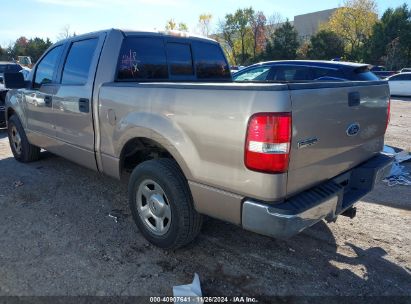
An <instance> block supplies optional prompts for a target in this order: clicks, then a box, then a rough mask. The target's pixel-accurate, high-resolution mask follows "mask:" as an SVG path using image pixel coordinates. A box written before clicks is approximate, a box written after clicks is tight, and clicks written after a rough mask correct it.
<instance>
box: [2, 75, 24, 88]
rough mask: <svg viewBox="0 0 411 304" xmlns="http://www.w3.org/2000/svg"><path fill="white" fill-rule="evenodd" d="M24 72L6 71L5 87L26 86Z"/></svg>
mask: <svg viewBox="0 0 411 304" xmlns="http://www.w3.org/2000/svg"><path fill="white" fill-rule="evenodd" d="M26 84H27V83H26V81H24V76H23V74H22V73H20V72H18V73H4V87H5V88H6V89H22V88H25V87H26Z"/></svg>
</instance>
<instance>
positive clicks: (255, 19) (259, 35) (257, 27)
mask: <svg viewBox="0 0 411 304" xmlns="http://www.w3.org/2000/svg"><path fill="white" fill-rule="evenodd" d="M266 23H267V18H266V17H265V15H264V13H263V12H256V13H254V14H253V15H252V16H251V18H250V26H251V34H252V38H253V58H254V59H255V58H256V55H257V53H258V52H261V51H262V50H263V46H264V44H265V40H266V37H265V29H266Z"/></svg>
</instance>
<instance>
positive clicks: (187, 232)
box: [129, 159, 202, 249]
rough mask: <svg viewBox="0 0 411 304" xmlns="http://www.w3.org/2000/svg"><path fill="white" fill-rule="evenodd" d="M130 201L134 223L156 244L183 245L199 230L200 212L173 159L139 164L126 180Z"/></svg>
mask: <svg viewBox="0 0 411 304" xmlns="http://www.w3.org/2000/svg"><path fill="white" fill-rule="evenodd" d="M129 203H130V209H131V212H132V214H133V218H134V221H135V222H136V225H137V227H138V228H139V230H140V231H141V233H142V234H143V235H144V237H145V238H146V239H147V240H148V241H149V242H151V243H153V244H154V245H156V246H158V247H161V248H165V249H176V248H179V247H182V246H184V245H187V244H188V243H190V242H191V241H192V240H193V239H194V238H195V237H196V236H197V235H198V233H199V232H200V229H201V224H202V216H201V215H200V214H199V213H197V211H195V209H194V206H193V200H192V197H191V193H190V190H189V187H188V184H187V181H186V179H185V178H184V175H183V173H182V172H181V170H180V168H179V167H178V165H177V163H176V162H175V161H174V160H171V159H157V160H149V161H146V162H143V163H142V164H140V165H138V166H137V167H136V168H135V169H134V170H133V173H132V174H131V177H130V181H129Z"/></svg>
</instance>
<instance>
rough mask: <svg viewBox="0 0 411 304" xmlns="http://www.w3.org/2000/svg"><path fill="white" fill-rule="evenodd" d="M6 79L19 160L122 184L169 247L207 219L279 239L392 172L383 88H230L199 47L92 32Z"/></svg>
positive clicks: (216, 62)
mask: <svg viewBox="0 0 411 304" xmlns="http://www.w3.org/2000/svg"><path fill="white" fill-rule="evenodd" d="M17 78H18V77H17ZM5 80H6V86H9V87H10V88H13V87H14V88H15V89H13V90H10V91H9V93H8V95H7V100H6V118H7V124H8V135H9V140H10V145H11V149H12V152H13V154H14V157H15V158H16V159H17V160H18V161H21V162H29V161H34V160H36V159H38V157H39V153H40V148H42V149H45V150H48V151H51V152H52V153H55V154H57V155H61V156H63V157H65V158H67V159H69V160H71V161H73V162H76V163H78V164H80V165H83V166H86V167H88V168H90V169H92V170H96V171H99V172H101V173H104V174H107V175H109V176H112V177H115V178H118V179H121V178H124V179H125V180H127V181H128V184H129V188H128V190H129V203H130V208H131V211H132V215H133V218H134V220H135V222H136V224H137V226H138V227H139V229H140V231H141V232H142V234H143V235H144V236H145V237H146V238H147V239H148V240H149V241H150V242H152V243H153V244H155V245H157V246H160V247H163V248H177V247H180V246H183V245H185V244H187V243H189V242H190V241H192V240H193V239H194V237H195V236H196V235H197V234H198V232H199V230H200V227H201V223H202V215H208V216H211V217H214V218H218V219H221V220H224V221H228V222H231V223H234V224H237V225H241V226H242V227H243V228H244V229H247V230H251V231H254V232H257V233H260V234H264V235H268V236H272V237H276V238H287V237H290V236H293V235H295V234H297V233H298V232H300V231H302V230H303V229H305V228H307V227H309V226H311V225H313V224H315V223H317V222H318V221H320V220H322V219H326V220H328V221H333V220H335V219H336V217H337V216H338V215H339V214H344V215H349V216H354V214H355V209H354V207H353V204H354V203H355V202H356V201H358V200H359V199H360V198H361V197H363V196H364V195H365V194H367V193H368V192H370V191H371V190H372V188H373V187H374V184H375V183H376V181H378V180H380V179H381V178H382V176H383V175H384V174H385V173H386V172H387V171H388V170H389V169H390V166H391V160H390V159H389V158H387V157H385V156H384V155H381V154H380V151H381V150H382V148H383V144H384V134H385V131H386V127H387V124H388V119H389V89H388V85H387V82H386V81H355V82H350V81H347V82H310V83H289V82H285V83H234V82H232V79H231V74H230V70H229V66H228V64H227V61H226V58H225V56H224V54H223V52H222V50H221V48H220V46H219V45H218V43H217V42H215V41H213V40H209V39H205V38H199V37H193V36H188V35H175V33H150V32H132V31H120V30H115V29H112V30H107V31H101V32H96V33H90V34H86V35H82V36H76V37H73V38H69V39H67V40H64V41H61V42H58V43H56V44H55V45H53V46H52V47H51V48H50V49H49V50H47V51H46V53H45V54H44V55H43V56H42V58H41V59H40V60H39V61H38V63H37V64H36V66H35V67H34V69H33V73H32V74H31V79H30V80H29V81H26V82H24V83H23V80H22V79H20V78H18V79H16V77H14V79H11V80H9V79H8V74H6V75H5Z"/></svg>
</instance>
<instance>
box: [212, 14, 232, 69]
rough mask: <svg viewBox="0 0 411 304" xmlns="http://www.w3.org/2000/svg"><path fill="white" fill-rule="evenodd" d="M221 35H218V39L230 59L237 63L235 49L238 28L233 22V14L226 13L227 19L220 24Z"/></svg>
mask: <svg viewBox="0 0 411 304" xmlns="http://www.w3.org/2000/svg"><path fill="white" fill-rule="evenodd" d="M218 31H219V33H220V35H217V36H216V39H217V41H219V42H220V44H221V46H222V47H223V49H224V52H225V53H226V56H227V58H228V61H229V62H230V63H231V64H234V65H237V51H236V49H235V41H236V34H237V33H236V29H235V26H234V24H233V22H232V15H226V17H225V21H222V22H220V24H219V30H218Z"/></svg>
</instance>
